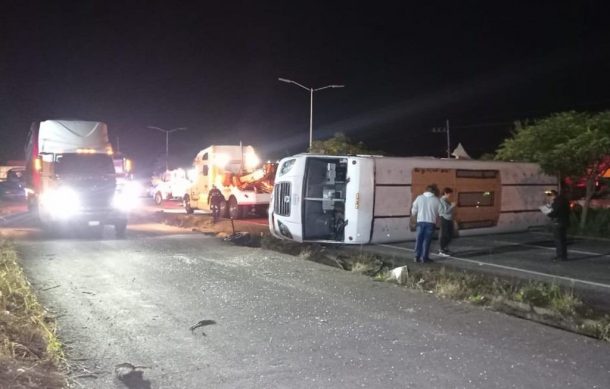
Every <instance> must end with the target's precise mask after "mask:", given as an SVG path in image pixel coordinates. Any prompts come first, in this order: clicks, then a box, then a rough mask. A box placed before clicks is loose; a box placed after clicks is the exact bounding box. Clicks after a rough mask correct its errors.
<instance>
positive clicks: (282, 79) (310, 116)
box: [278, 78, 345, 151]
mask: <svg viewBox="0 0 610 389" xmlns="http://www.w3.org/2000/svg"><path fill="white" fill-rule="evenodd" d="M278 80H279V81H282V82H285V83H287V84H294V85H296V86H299V87H301V88H303V89H305V90H306V91H309V150H310V151H311V144H312V142H313V92H317V91H321V90H322V89H328V88H344V87H345V85H326V86H323V87H320V88H315V89H314V88H308V87H306V86H303V85H301V84H299V83H298V82H296V81H292V80H288V79H286V78H278Z"/></svg>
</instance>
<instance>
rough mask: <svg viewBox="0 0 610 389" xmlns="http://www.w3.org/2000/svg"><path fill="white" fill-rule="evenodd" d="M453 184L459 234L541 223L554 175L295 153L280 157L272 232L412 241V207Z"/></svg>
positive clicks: (503, 165) (528, 168)
mask: <svg viewBox="0 0 610 389" xmlns="http://www.w3.org/2000/svg"><path fill="white" fill-rule="evenodd" d="M430 184H436V185H438V187H439V188H441V189H442V188H443V187H451V188H452V189H453V191H454V192H453V194H454V198H455V199H456V201H457V207H456V214H455V220H456V222H457V226H458V228H459V233H460V235H475V234H488V233H500V232H516V231H525V230H527V229H528V228H529V227H534V226H539V225H544V224H546V223H547V219H548V218H547V217H546V216H545V215H544V214H543V213H542V212H540V209H539V207H540V205H542V204H544V202H545V200H546V198H545V192H546V191H548V190H551V189H557V188H558V184H559V182H558V180H557V178H556V177H552V176H548V175H546V174H543V173H542V171H541V170H540V167H539V166H538V165H537V164H533V163H515V162H496V161H474V160H462V159H460V160H458V159H437V158H425V157H408V158H407V157H405V158H398V157H379V156H331V155H315V154H300V155H295V156H293V157H289V158H284V159H283V160H281V161H280V164H279V167H278V169H277V175H276V178H275V187H274V189H273V198H272V202H271V205H270V212H269V228H270V230H271V233H272V234H273V235H274V236H276V237H278V238H281V239H288V240H295V241H298V242H326V243H343V244H368V243H387V242H399V241H405V240H411V239H415V231H414V230H413V229H412V228H411V223H410V218H411V205H412V203H413V200H415V198H416V197H417V196H418V195H419V194H421V193H422V192H423V191H424V189H425V188H426V186H428V185H430Z"/></svg>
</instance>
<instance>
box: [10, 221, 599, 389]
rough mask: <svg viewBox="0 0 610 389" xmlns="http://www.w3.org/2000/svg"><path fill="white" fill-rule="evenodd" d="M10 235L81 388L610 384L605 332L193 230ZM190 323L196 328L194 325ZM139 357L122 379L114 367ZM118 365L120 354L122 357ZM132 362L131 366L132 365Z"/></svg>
mask: <svg viewBox="0 0 610 389" xmlns="http://www.w3.org/2000/svg"><path fill="white" fill-rule="evenodd" d="M183 231H184V230H178V229H173V228H170V227H163V228H162V229H160V227H156V226H154V225H144V224H142V225H133V226H130V229H129V231H128V237H127V239H125V240H115V239H114V238H112V234H111V233H110V232H109V231H107V233H106V234H105V237H104V239H102V240H99V239H89V238H87V237H86V236H84V237H83V236H79V237H67V238H64V239H53V240H50V239H47V238H45V237H44V236H42V235H36V234H33V235H32V234H30V235H25V236H24V237H22V238H21V240H18V241H17V242H16V243H17V246H18V249H19V251H20V253H21V255H22V257H23V263H24V267H25V270H26V273H27V274H28V276H29V277H30V279H31V280H32V282H33V284H34V286H35V287H36V289H38V291H39V293H40V296H41V299H42V301H43V303H45V304H46V306H47V307H49V308H50V309H51V310H52V311H54V312H56V314H57V315H58V316H59V319H58V321H59V325H60V336H61V337H62V339H63V340H64V342H65V343H66V344H67V346H68V356H69V360H70V364H71V365H72V368H73V377H74V380H75V381H76V382H78V383H79V384H81V385H82V386H84V387H87V388H115V387H117V388H125V387H128V388H208V387H210V388H216V387H221V388H222V387H226V388H235V387H241V388H318V387H320V388H322V387H324V388H354V387H379V388H387V387H400V388H450V387H451V388H459V387H465V388H494V387H498V388H567V387H575V388H607V387H609V386H610V345H609V344H607V343H604V342H601V341H597V340H594V339H590V338H586V337H583V336H579V335H575V334H572V333H568V332H564V331H561V330H558V329H555V328H550V327H546V326H543V325H540V324H536V323H532V322H528V321H525V320H521V319H517V318H514V317H509V316H506V315H504V314H500V313H496V312H490V311H487V310H484V309H481V308H478V307H475V306H471V305H468V304H460V303H456V302H453V301H445V300H441V299H438V298H436V297H435V296H433V295H428V294H425V293H422V292H418V291H414V290H408V289H405V288H401V287H398V286H395V285H392V284H388V283H379V282H375V281H372V280H371V279H369V278H367V277H364V276H359V275H356V274H352V273H348V272H344V271H341V270H337V269H334V268H330V267H326V266H323V265H320V264H317V263H312V262H307V261H304V260H302V259H299V258H295V257H290V256H286V255H282V254H278V253H275V252H270V251H265V250H262V249H252V248H243V247H235V246H232V245H229V244H227V243H224V242H222V241H220V240H218V239H216V238H212V237H206V236H204V235H201V234H195V233H190V234H184V233H183ZM197 323H201V324H202V325H203V326H202V327H198V328H194V329H193V330H191V329H190V328H191V327H192V326H194V325H196V324H197ZM125 363H129V364H133V365H137V366H144V367H145V368H141V369H138V370H137V371H136V372H135V373H132V374H130V375H128V376H127V378H124V380H123V381H121V380H119V379H118V378H117V374H116V371H115V370H116V366H117V365H119V369H118V370H119V373H121V371H122V370H125V366H128V365H121V364H125ZM121 366H123V367H121ZM127 370H128V369H127Z"/></svg>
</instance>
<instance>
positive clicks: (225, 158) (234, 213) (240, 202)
mask: <svg viewBox="0 0 610 389" xmlns="http://www.w3.org/2000/svg"><path fill="white" fill-rule="evenodd" d="M193 166H194V169H195V177H194V182H193V184H192V185H191V187H190V188H188V190H187V193H186V194H185V195H184V198H183V205H184V209H185V210H186V213H188V214H190V213H193V212H194V211H195V210H196V209H204V210H210V203H209V193H210V190H212V187H214V186H215V187H216V188H218V189H219V190H220V191H221V192H222V194H223V199H222V201H221V203H220V216H221V217H230V218H233V219H239V218H245V217H247V216H248V215H250V214H251V213H259V214H262V213H264V212H266V211H267V209H268V207H269V201H270V199H271V191H272V190H273V178H274V176H275V166H276V164H274V163H265V164H262V165H261V161H260V159H259V157H258V156H257V155H256V152H255V150H254V148H253V147H252V146H242V145H235V146H233V145H225V146H220V145H218V146H210V147H207V148H205V149H203V150H201V151H200V152H199V153H198V154H197V156H196V157H195V159H194V161H193Z"/></svg>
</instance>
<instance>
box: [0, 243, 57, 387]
mask: <svg viewBox="0 0 610 389" xmlns="http://www.w3.org/2000/svg"><path fill="white" fill-rule="evenodd" d="M63 360H64V355H63V351H62V346H61V343H60V342H59V340H58V339H57V337H56V335H55V324H54V321H53V320H52V319H51V318H50V317H49V315H48V314H47V312H46V311H45V309H44V308H43V307H42V305H41V304H40V303H39V302H38V299H37V298H36V296H35V295H34V293H33V291H32V288H31V285H30V283H29V282H28V281H27V279H26V277H25V275H24V274H23V271H22V269H21V267H20V266H19V264H18V262H17V254H16V253H15V250H14V248H13V247H12V245H11V244H9V243H8V242H6V241H1V242H0V387H2V388H4V387H6V388H9V387H10V388H15V389H20V388H62V387H64V385H65V379H64V377H63V375H62V374H61V373H60V371H59V366H60V364H61V363H62V362H63Z"/></svg>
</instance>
